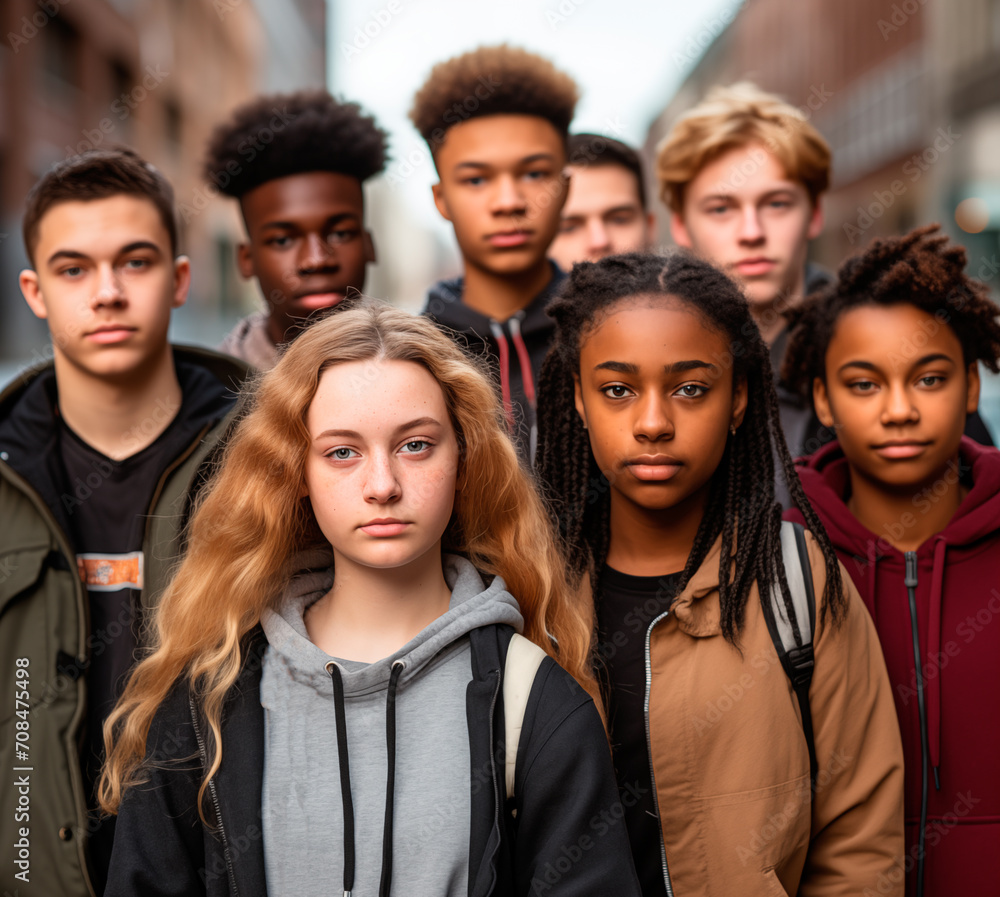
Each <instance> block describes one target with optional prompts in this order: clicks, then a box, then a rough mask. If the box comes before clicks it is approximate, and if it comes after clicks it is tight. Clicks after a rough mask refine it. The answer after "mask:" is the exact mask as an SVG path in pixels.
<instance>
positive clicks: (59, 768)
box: [0, 347, 250, 897]
mask: <svg viewBox="0 0 1000 897" xmlns="http://www.w3.org/2000/svg"><path fill="white" fill-rule="evenodd" d="M174 353H175V358H176V359H178V360H184V361H186V362H188V363H194V364H197V365H199V366H201V367H203V368H206V369H207V370H208V371H209V372H210V373H212V374H214V375H215V377H216V378H217V379H219V380H220V381H221V382H222V383H223V384H225V385H226V386H227V387H228V388H229V389H231V390H233V391H234V392H237V391H239V390H240V388H241V386H242V384H243V381H244V380H245V379H246V378H247V377H248V375H249V373H250V368H248V367H247V366H246V365H245V364H243V363H242V362H240V361H237V360H235V359H232V358H229V357H227V356H224V355H221V354H218V353H216V352H212V351H209V350H205V349H200V348H194V347H174ZM51 370H52V364H51V363H49V364H45V365H40V366H38V367H35V368H33V369H31V370H29V371H26V372H25V373H23V374H22V375H21V376H20V377H18V379H17V380H15V381H14V382H13V383H11V384H10V385H9V386H8V387H7V388H6V389H5V390H4V391H3V392H2V393H0V420H3V419H4V418H5V417H7V416H8V415H9V414H11V411H12V409H13V408H14V406H15V405H16V403H17V401H18V400H19V398H20V397H21V395H22V394H23V392H24V390H25V389H26V388H27V386H28V384H29V383H30V382H31V381H32V380H33V379H34V378H36V377H38V376H40V375H42V374H44V373H46V372H47V371H51ZM238 413H239V406H238V404H237V405H236V406H234V407H233V408H232V409H231V410H230V411H229V412H228V414H226V416H225V417H224V418H222V419H221V420H218V421H216V422H215V423H214V424H208V425H206V426H205V427H204V428H203V429H202V431H201V432H200V433H199V434H198V435H197V437H196V438H195V439H194V440H193V441H192V442H191V444H190V445H189V446H188V447H187V448H186V449H185V451H183V452H182V453H181V454H180V455H179V456H178V457H177V458H175V459H174V461H173V463H171V464H170V465H169V466H168V467H167V469H166V470H164V471H163V474H162V476H161V477H160V480H159V482H158V484H157V487H156V489H155V491H154V494H153V499H152V502H151V504H150V509H149V517H148V523H147V525H146V532H145V536H144V539H143V552H144V565H145V568H144V569H145V573H144V577H145V588H144V589H143V591H142V596H141V604H142V614H143V621H144V622H146V623H148V621H149V612H150V611H151V610H153V609H154V608H155V607H156V605H157V603H158V601H159V598H160V596H161V595H162V593H163V590H164V588H165V586H166V584H167V582H168V581H169V578H170V574H171V572H172V569H173V567H174V565H175V563H176V561H177V560H178V559H179V557H180V554H181V552H182V545H183V530H184V525H185V523H186V519H187V516H188V512H189V510H190V507H191V500H192V497H193V495H194V494H195V492H196V490H197V489H198V488H199V486H200V485H201V484H202V483H203V482H204V481H205V479H206V477H207V475H208V473H209V471H210V467H211V464H212V462H213V460H214V458H215V455H216V450H217V449H218V448H219V446H220V443H221V442H222V440H223V438H224V437H225V435H226V434H227V433H228V432H229V430H230V429H231V427H232V425H233V423H234V421H235V419H236V417H237V415H238ZM40 450H41V447H40ZM58 517H59V515H57V514H53V512H52V510H51V508H50V507H49V506H48V505H47V504H46V502H45V501H44V500H43V499H42V497H41V495H40V494H39V493H38V491H37V490H35V489H34V488H32V486H31V485H30V484H29V483H28V482H27V481H26V480H25V479H24V478H23V477H22V476H20V475H19V474H18V473H17V472H15V471H14V470H13V468H12V467H11V466H10V465H9V464H8V463H7V458H6V453H5V452H4V451H3V446H2V445H0V688H2V690H3V694H4V695H5V698H4V701H3V704H2V705H0V770H2V775H0V844H2V845H3V855H4V857H5V862H4V864H3V870H2V873H0V888H2V889H4V890H5V891H6V892H8V893H11V894H14V893H18V892H20V893H21V894H45V895H46V897H62V895H67V897H77V895H79V897H92V895H93V893H94V892H93V888H92V886H91V883H90V876H89V873H88V870H87V862H86V849H87V824H88V823H87V807H86V797H85V795H84V787H83V777H82V773H81V769H80V760H79V751H80V747H79V744H80V738H81V735H82V725H83V720H84V718H85V713H86V700H87V685H86V676H85V675H84V671H85V670H87V668H88V667H89V665H90V660H91V657H92V656H93V655H94V654H95V652H100V651H101V650H102V645H101V644H100V639H96V640H95V639H94V638H93V637H92V636H91V635H90V620H89V607H88V601H87V592H86V589H85V588H84V585H83V582H82V581H81V579H80V576H79V574H78V572H77V565H76V555H75V552H74V550H73V546H72V544H71V543H70V540H69V537H68V535H67V534H66V532H65V531H64V529H63V527H61V526H60V525H59V523H58V522H57V520H58ZM88 643H89V644H88ZM12 853H13V860H14V862H13V863H11V862H10V861H9V859H8V858H10V857H11V855H12Z"/></svg>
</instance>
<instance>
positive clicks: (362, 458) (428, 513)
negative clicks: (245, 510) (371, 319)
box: [305, 360, 458, 569]
mask: <svg viewBox="0 0 1000 897" xmlns="http://www.w3.org/2000/svg"><path fill="white" fill-rule="evenodd" d="M306 426H307V427H308V429H309V435H310V439H311V444H310V448H309V452H308V455H307V456H306V465H305V481H306V483H305V485H306V490H307V493H308V496H309V499H310V502H311V503H312V508H313V512H314V513H315V515H316V520H317V522H318V523H319V526H320V529H321V530H322V531H323V534H324V535H325V536H326V538H327V539H328V540H329V542H330V545H331V546H332V547H333V551H334V563H335V565H337V566H338V568H340V569H343V565H345V564H346V565H352V564H353V565H360V566H365V567H379V568H399V567H405V566H407V565H409V564H414V563H416V562H417V561H419V560H420V559H421V558H423V557H424V556H425V555H426V554H427V552H429V551H437V552H439V553H440V550H441V537H442V536H443V535H444V531H445V529H446V528H447V526H448V522H449V520H450V519H451V513H452V508H453V507H454V504H455V489H456V485H457V477H458V440H457V437H456V435H455V429H454V427H453V426H452V423H451V418H450V416H449V414H448V409H447V406H446V404H445V397H444V393H443V392H442V390H441V387H440V386H439V385H438V383H437V381H436V380H435V379H434V377H433V376H432V375H431V374H430V372H429V371H428V370H427V369H426V368H424V367H423V366H422V365H419V364H416V363H414V362H408V361H386V360H369V361H356V362H348V363H344V364H338V365H334V366H333V367H331V368H329V369H327V370H326V371H325V372H324V373H323V375H322V377H321V378H320V382H319V387H318V389H317V390H316V395H315V397H314V398H313V401H312V404H311V405H310V406H309V411H308V414H307V415H306Z"/></svg>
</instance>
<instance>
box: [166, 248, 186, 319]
mask: <svg viewBox="0 0 1000 897" xmlns="http://www.w3.org/2000/svg"><path fill="white" fill-rule="evenodd" d="M190 289H191V260H190V259H189V258H188V257H187V256H186V255H179V256H177V258H175V259H174V298H173V301H172V302H171V303H170V307H171V308H180V307H181V306H182V305H183V304H184V303H185V302H187V298H188V290H190Z"/></svg>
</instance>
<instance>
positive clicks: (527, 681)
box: [503, 632, 545, 799]
mask: <svg viewBox="0 0 1000 897" xmlns="http://www.w3.org/2000/svg"><path fill="white" fill-rule="evenodd" d="M543 660H545V652H544V651H543V650H542V649H541V648H539V647H538V645H536V644H535V643H534V642H532V641H529V640H528V639H526V638H525V637H524V636H523V635H518V634H517V633H516V632H515V633H514V637H513V638H512V639H511V640H510V645H508V646H507V662H506V664H505V665H504V670H503V718H504V723H505V726H506V730H507V731H506V746H505V753H506V769H505V775H506V780H507V798H508V799H510V798H511V797H513V796H514V771H515V767H516V765H517V745H518V742H519V741H520V740H521V726H522V725H523V724H524V711H525V710H526V709H527V707H528V695H530V694H531V685H532V683H533V682H534V681H535V673H537V672H538V668H539V667H540V666H541V664H542V661H543Z"/></svg>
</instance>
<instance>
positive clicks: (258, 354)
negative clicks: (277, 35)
mask: <svg viewBox="0 0 1000 897" xmlns="http://www.w3.org/2000/svg"><path fill="white" fill-rule="evenodd" d="M386 139H387V138H386V134H385V132H384V131H382V130H381V129H380V128H379V127H378V126H377V124H376V123H375V120H374V119H373V118H371V117H369V116H366V115H364V114H363V112H362V110H361V108H360V107H359V106H358V105H357V104H356V103H346V102H340V101H339V100H336V99H334V98H333V97H332V96H330V95H329V94H328V93H326V92H325V91H322V90H313V91H300V92H298V93H292V94H275V95H272V96H262V97H258V98H257V99H255V100H253V101H251V102H249V103H247V104H246V105H244V106H241V107H239V108H238V109H237V110H236V111H235V112H234V113H233V116H232V118H231V119H230V121H229V122H227V123H226V124H223V125H220V126H219V127H218V128H216V130H215V133H214V135H213V137H212V139H211V142H210V144H209V147H208V154H207V157H206V159H205V164H204V171H205V176H206V178H207V179H208V180H209V181H211V182H212V183H214V184H215V185H216V186H218V187H219V189H220V191H221V192H222V193H224V194H226V195H227V196H231V197H233V198H234V199H237V200H239V204H240V211H241V213H242V215H243V221H244V224H245V225H246V231H247V239H246V241H245V242H244V243H241V244H240V246H239V249H238V250H237V265H238V266H239V270H240V274H242V275H243V277H245V278H247V279H249V278H251V277H255V278H257V283H258V284H259V286H260V290H261V293H262V294H263V297H264V302H265V303H266V306H267V308H266V311H264V312H256V313H254V314H251V315H249V316H248V317H246V318H244V319H243V320H242V321H240V322H239V323H238V324H237V325H236V327H235V328H234V329H233V331H232V332H231V333H229V334H228V335H227V336H226V338H225V339H224V340H223V342H222V344H221V345H220V346H219V348H220V349H221V350H222V351H223V352H228V353H229V354H231V355H235V356H237V357H238V358H242V359H243V360H244V361H247V362H249V363H250V364H252V365H253V366H254V367H256V368H258V369H259V370H268V369H269V368H271V367H273V366H274V364H275V362H276V361H277V359H278V354H279V347H280V346H281V345H283V344H284V343H287V342H288V341H289V340H291V339H293V338H294V337H295V335H296V333H297V332H298V331H299V330H300V329H301V327H302V326H303V325H304V323H305V322H306V320H307V319H308V318H309V316H310V315H312V314H313V313H314V312H316V311H319V310H322V309H328V308H332V307H333V306H335V305H336V304H337V303H339V302H340V301H341V300H342V299H343V298H344V297H345V296H346V295H347V293H348V292H349V291H351V290H358V291H360V290H363V289H364V285H365V269H366V266H367V265H368V263H369V262H374V261H375V245H374V242H373V240H372V235H371V234H370V233H369V232H368V231H367V230H365V227H364V195H363V191H362V184H363V183H364V182H365V181H366V180H367V179H368V178H370V177H372V176H374V175H376V174H378V173H380V172H381V171H382V170H383V169H384V168H385V161H386Z"/></svg>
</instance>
